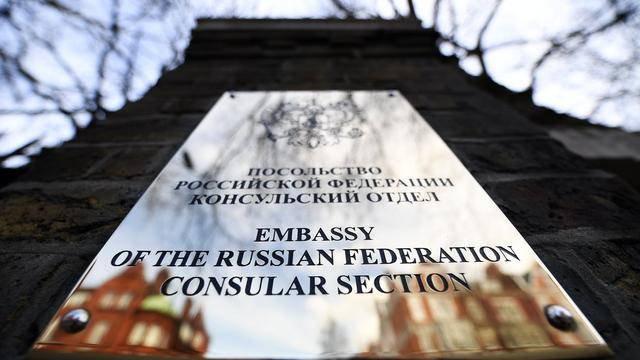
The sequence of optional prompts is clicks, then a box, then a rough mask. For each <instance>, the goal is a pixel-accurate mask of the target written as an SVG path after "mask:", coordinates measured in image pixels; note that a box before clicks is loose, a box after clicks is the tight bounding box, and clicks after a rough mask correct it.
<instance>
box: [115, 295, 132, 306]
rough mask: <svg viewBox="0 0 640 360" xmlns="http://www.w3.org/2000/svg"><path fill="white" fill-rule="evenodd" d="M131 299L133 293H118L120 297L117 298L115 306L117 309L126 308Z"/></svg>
mask: <svg viewBox="0 0 640 360" xmlns="http://www.w3.org/2000/svg"><path fill="white" fill-rule="evenodd" d="M131 300H133V294H132V293H130V292H126V293H124V294H122V295H120V298H119V299H118V303H117V308H118V309H119V310H126V309H127V308H128V307H129V305H130V304H131Z"/></svg>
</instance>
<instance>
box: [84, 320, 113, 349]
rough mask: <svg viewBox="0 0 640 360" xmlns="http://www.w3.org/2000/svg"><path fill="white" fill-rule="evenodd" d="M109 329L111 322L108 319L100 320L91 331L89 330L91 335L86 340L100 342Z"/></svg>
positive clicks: (94, 342) (92, 342) (90, 342)
mask: <svg viewBox="0 0 640 360" xmlns="http://www.w3.org/2000/svg"><path fill="white" fill-rule="evenodd" d="M108 331H109V322H107V321H104V320H102V321H98V322H97V323H96V324H95V325H93V327H91V331H90V332H89V336H87V340H86V342H87V343H88V344H94V345H96V344H100V343H101V342H102V339H103V338H104V336H105V335H106V334H107V332H108Z"/></svg>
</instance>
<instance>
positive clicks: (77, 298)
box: [67, 291, 89, 307]
mask: <svg viewBox="0 0 640 360" xmlns="http://www.w3.org/2000/svg"><path fill="white" fill-rule="evenodd" d="M88 298H89V293H88V292H85V291H76V292H74V293H73V295H71V297H69V300H68V301H67V306H68V307H80V306H82V305H83V304H84V303H85V301H87V299H88Z"/></svg>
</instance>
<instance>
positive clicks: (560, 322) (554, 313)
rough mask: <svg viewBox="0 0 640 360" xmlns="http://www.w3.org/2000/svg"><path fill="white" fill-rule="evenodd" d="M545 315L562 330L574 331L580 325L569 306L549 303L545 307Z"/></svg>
mask: <svg viewBox="0 0 640 360" xmlns="http://www.w3.org/2000/svg"><path fill="white" fill-rule="evenodd" d="M544 315H545V316H546V317H547V321H549V324H551V325H552V326H553V327H554V328H556V329H559V330H562V331H573V330H575V329H576V328H577V327H578V325H577V324H576V319H575V318H574V317H573V315H572V314H571V312H570V311H569V310H567V308H565V307H563V306H560V305H547V306H545V307H544Z"/></svg>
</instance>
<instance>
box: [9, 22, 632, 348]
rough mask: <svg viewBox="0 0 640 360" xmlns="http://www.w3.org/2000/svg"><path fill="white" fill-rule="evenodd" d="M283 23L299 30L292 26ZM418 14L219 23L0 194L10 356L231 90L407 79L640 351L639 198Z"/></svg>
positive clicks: (616, 332)
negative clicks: (452, 49)
mask: <svg viewBox="0 0 640 360" xmlns="http://www.w3.org/2000/svg"><path fill="white" fill-rule="evenodd" d="M284 26H289V27H291V26H294V27H295V28H296V30H295V31H287V30H286V29H285V28H283V27H284ZM435 39H436V37H435V34H434V33H432V32H429V31H426V30H420V29H419V28H418V27H417V24H415V23H411V22H387V23H381V22H378V21H371V22H340V23H338V22H331V21H328V22H327V21H325V22H321V21H304V22H294V23H292V22H283V21H247V20H244V21H211V22H206V23H201V24H200V27H199V30H197V31H195V33H194V38H193V41H192V44H191V46H190V48H189V49H188V52H187V58H186V61H185V63H184V64H183V65H182V66H180V67H179V68H177V69H175V70H174V71H172V72H170V73H167V74H166V75H165V76H163V78H162V79H161V80H160V82H159V83H158V84H157V86H155V87H154V88H153V89H152V90H150V91H149V93H148V94H147V95H146V96H144V98H143V99H142V100H140V101H138V102H136V103H130V104H128V105H127V106H125V108H124V109H123V110H121V111H118V112H116V113H112V114H109V115H108V116H107V119H106V120H104V121H96V122H94V123H93V124H92V125H91V126H89V128H87V129H85V130H82V131H81V132H80V133H79V134H78V136H77V137H76V138H75V139H74V140H73V141H71V142H69V143H66V144H65V145H63V146H61V147H59V148H56V149H51V150H46V151H45V152H44V153H43V154H42V155H41V156H39V157H38V158H36V159H35V160H34V162H33V164H31V165H30V166H29V167H28V168H27V169H26V170H25V171H23V173H22V174H21V175H20V176H18V177H16V178H14V179H13V180H12V181H10V182H9V183H8V184H7V185H6V186H4V187H3V188H2V189H0V201H1V204H2V206H0V241H1V246H0V274H1V275H2V279H3V281H4V284H3V285H4V286H3V288H2V290H1V293H2V296H1V297H0V358H14V357H17V356H19V355H20V354H23V353H24V352H25V351H26V350H27V349H28V347H29V345H30V343H31V342H32V341H33V340H35V337H36V336H37V335H38V334H39V332H40V331H41V330H42V328H43V327H44V326H45V325H46V323H47V322H48V320H49V318H50V317H51V316H52V315H53V313H54V311H55V310H56V308H57V307H58V306H59V305H60V303H61V302H62V301H63V300H64V297H65V296H66V295H67V294H68V292H69V291H70V289H71V288H72V286H73V285H74V284H75V282H76V281H77V280H78V278H79V276H80V275H81V274H82V272H83V271H84V269H85V268H86V266H87V265H88V264H89V263H90V261H91V259H92V258H93V256H95V254H96V253H97V252H98V250H99V249H100V247H101V246H102V244H103V243H104V242H105V241H106V240H107V238H108V237H109V235H110V234H111V232H113V230H115V228H116V227H117V225H118V224H119V222H120V221H121V220H122V218H123V217H124V216H125V215H126V214H127V212H128V211H129V209H130V208H131V207H132V206H133V204H134V203H135V201H136V200H137V198H138V197H139V196H140V195H141V194H142V192H143V191H144V190H145V189H146V187H147V186H148V185H149V184H150V182H151V181H152V180H153V178H154V177H155V175H156V174H157V173H158V172H159V171H160V170H161V169H162V167H163V166H164V165H165V163H166V162H167V161H168V159H169V158H170V156H171V155H172V154H173V153H174V152H175V151H176V150H177V148H178V147H179V146H180V144H181V143H182V142H183V141H184V139H185V138H186V136H187V135H188V134H189V133H190V131H191V130H192V129H193V128H194V127H195V126H196V124H197V123H198V122H199V120H200V119H201V118H202V117H203V116H204V114H205V113H206V111H207V110H208V109H209V108H210V107H211V106H213V104H214V103H215V102H216V100H217V99H218V97H219V96H220V95H221V94H222V93H223V92H225V91H228V90H314V89H318V90H326V89H363V90H376V89H378V90H379V89H398V90H400V91H401V92H402V93H403V94H404V95H405V97H406V98H407V99H408V100H409V101H410V102H411V103H412V104H413V106H414V107H415V108H417V109H418V111H419V112H420V113H421V114H422V115H423V116H424V117H425V118H426V119H428V121H429V122H430V123H431V125H432V126H433V128H434V129H435V130H436V131H438V132H439V133H440V135H441V136H442V137H443V138H444V140H445V141H446V142H447V143H448V145H449V146H450V147H451V148H452V149H453V151H454V152H455V153H456V154H457V155H458V156H459V157H460V158H461V160H462V161H463V163H464V164H465V165H466V166H467V167H468V168H469V169H470V170H471V172H472V173H473V174H474V176H476V178H477V179H478V180H479V182H480V183H481V184H482V186H483V187H484V188H485V189H486V190H487V191H488V192H489V194H490V195H491V196H492V198H493V199H494V200H495V201H496V202H497V203H498V205H499V206H500V207H501V208H502V210H503V211H504V212H505V213H506V215H507V216H508V217H509V219H510V220H511V221H512V222H513V223H514V224H515V226H516V227H517V228H518V229H519V230H520V232H521V233H522V234H523V235H524V237H525V238H526V239H527V241H528V242H529V243H530V244H531V246H532V247H533V248H534V250H535V251H536V253H538V255H539V256H540V257H541V258H542V259H543V261H544V262H545V264H546V265H547V266H548V267H549V268H550V270H551V271H552V272H553V274H554V275H555V276H556V278H557V279H558V281H560V283H561V284H562V285H563V286H564V288H565V289H566V290H567V291H568V292H569V294H570V295H571V296H572V298H573V299H574V300H575V301H576V303H577V304H578V306H579V307H580V308H581V309H582V310H583V312H584V313H585V314H586V315H587V317H588V318H589V319H590V320H591V321H592V322H593V324H594V326H595V327H596V328H597V329H598V331H599V332H600V333H601V334H602V336H603V337H604V338H605V339H606V341H607V342H608V343H609V344H610V345H611V346H612V348H613V349H614V351H615V352H616V353H617V357H618V358H629V359H632V358H635V356H636V354H640V299H639V296H640V275H639V273H640V261H639V260H640V241H639V239H640V221H639V220H640V195H638V193H636V192H635V191H634V190H632V189H631V188H630V187H628V186H627V185H626V184H625V183H623V182H622V181H620V180H619V179H618V178H616V177H615V176H613V175H610V174H608V173H605V172H603V171H599V170H593V169H589V168H588V167H587V165H586V163H585V162H584V161H583V160H582V159H580V158H578V157H576V156H575V155H572V154H571V153H570V152H568V151H567V150H565V149H564V147H562V145H560V144H559V143H557V142H556V141H554V140H552V139H551V138H550V137H549V136H548V135H547V134H546V133H545V132H544V131H542V130H541V129H540V128H538V127H537V126H535V125H534V124H533V123H531V122H530V121H529V120H527V119H526V118H525V117H523V115H522V114H521V113H519V112H518V111H516V110H515V109H514V108H512V107H510V105H509V104H508V103H506V102H504V101H502V100H499V99H498V98H496V97H494V96H493V95H489V92H486V91H484V90H483V89H482V88H481V87H478V85H477V82H474V81H470V79H468V78H467V77H466V76H465V75H464V73H463V72H462V71H461V70H459V69H458V68H457V65H456V63H455V62H453V61H452V60H449V59H445V58H442V57H441V56H440V55H438V53H437V51H436V47H435Z"/></svg>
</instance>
